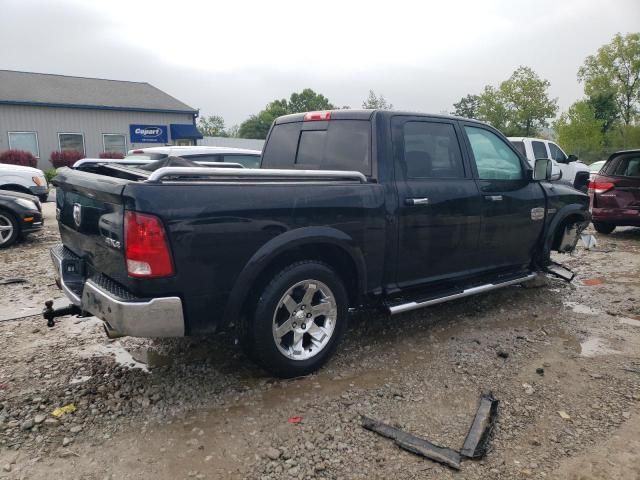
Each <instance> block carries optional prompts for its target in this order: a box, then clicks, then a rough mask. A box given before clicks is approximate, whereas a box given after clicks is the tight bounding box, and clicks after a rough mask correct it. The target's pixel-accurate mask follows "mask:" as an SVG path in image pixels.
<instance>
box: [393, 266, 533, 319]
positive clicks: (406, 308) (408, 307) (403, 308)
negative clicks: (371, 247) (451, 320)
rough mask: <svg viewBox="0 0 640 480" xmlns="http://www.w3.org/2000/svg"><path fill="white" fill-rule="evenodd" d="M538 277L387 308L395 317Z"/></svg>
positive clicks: (492, 284) (524, 278) (529, 277)
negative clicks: (398, 314)
mask: <svg viewBox="0 0 640 480" xmlns="http://www.w3.org/2000/svg"><path fill="white" fill-rule="evenodd" d="M536 276H537V274H536V273H530V274H528V275H524V276H522V277H518V278H514V279H512V280H507V281H505V282H500V283H487V284H485V285H479V286H477V287H472V288H468V289H466V290H463V291H461V292H458V293H454V294H451V295H445V296H442V297H435V298H431V299H429V300H425V301H418V302H408V303H402V304H400V305H393V306H387V310H388V311H389V313H390V314H391V315H395V314H397V313H403V312H409V311H411V310H417V309H419V308H424V307H429V306H431V305H437V304H438V303H444V302H448V301H449V300H455V299H457V298H463V297H469V296H471V295H475V294H477V293H483V292H489V291H491V290H497V289H498V288H502V287H508V286H509V285H515V284H517V283H522V282H526V281H528V280H533V279H534V278H536Z"/></svg>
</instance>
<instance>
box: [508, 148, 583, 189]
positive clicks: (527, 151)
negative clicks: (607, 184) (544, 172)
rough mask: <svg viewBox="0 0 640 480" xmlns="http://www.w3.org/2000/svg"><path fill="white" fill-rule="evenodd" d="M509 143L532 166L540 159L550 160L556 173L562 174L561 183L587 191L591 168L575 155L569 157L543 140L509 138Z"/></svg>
mask: <svg viewBox="0 0 640 480" xmlns="http://www.w3.org/2000/svg"><path fill="white" fill-rule="evenodd" d="M509 141H510V142H511V144H512V145H513V146H514V147H516V149H517V150H518V151H519V152H520V153H521V154H522V155H524V156H525V157H526V159H527V160H529V163H530V164H531V166H533V165H534V163H535V162H536V160H537V159H539V158H550V159H551V160H552V161H553V170H554V172H555V171H558V170H559V171H560V172H562V177H560V180H558V181H559V182H563V183H567V184H569V185H572V186H573V187H574V188H577V189H578V190H582V191H584V192H586V191H587V183H588V181H589V167H588V166H587V165H585V164H584V163H582V162H581V161H579V160H578V159H577V157H576V156H575V155H567V154H566V153H564V151H563V150H562V149H561V148H560V147H559V146H558V145H556V144H555V143H553V142H552V141H550V140H545V139H543V138H530V137H509Z"/></svg>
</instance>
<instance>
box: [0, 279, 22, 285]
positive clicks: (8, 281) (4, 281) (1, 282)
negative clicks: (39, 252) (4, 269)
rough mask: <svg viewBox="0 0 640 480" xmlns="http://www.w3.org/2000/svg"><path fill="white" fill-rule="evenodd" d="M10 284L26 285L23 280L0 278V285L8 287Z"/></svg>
mask: <svg viewBox="0 0 640 480" xmlns="http://www.w3.org/2000/svg"><path fill="white" fill-rule="evenodd" d="M12 283H27V280H26V279H25V278H0V285H10V284H12Z"/></svg>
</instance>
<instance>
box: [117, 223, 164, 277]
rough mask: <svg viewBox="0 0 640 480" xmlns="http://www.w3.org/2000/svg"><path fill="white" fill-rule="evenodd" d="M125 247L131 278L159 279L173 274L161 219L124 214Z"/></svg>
mask: <svg viewBox="0 0 640 480" xmlns="http://www.w3.org/2000/svg"><path fill="white" fill-rule="evenodd" d="M124 248H125V258H126V259H127V273H128V274H129V276H131V277H138V278H140V277H142V278H158V277H169V276H171V275H173V274H174V270H173V262H172V261H171V252H170V251H169V243H168V242H167V236H166V234H165V231H164V227H163V226H162V222H161V221H160V219H159V218H158V217H156V216H154V215H147V214H145V213H137V212H131V211H127V212H125V214H124Z"/></svg>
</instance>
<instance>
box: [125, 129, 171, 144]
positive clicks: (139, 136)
mask: <svg viewBox="0 0 640 480" xmlns="http://www.w3.org/2000/svg"><path fill="white" fill-rule="evenodd" d="M129 138H131V143H167V142H168V141H169V135H168V133H167V126H166V125H133V124H132V125H129Z"/></svg>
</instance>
